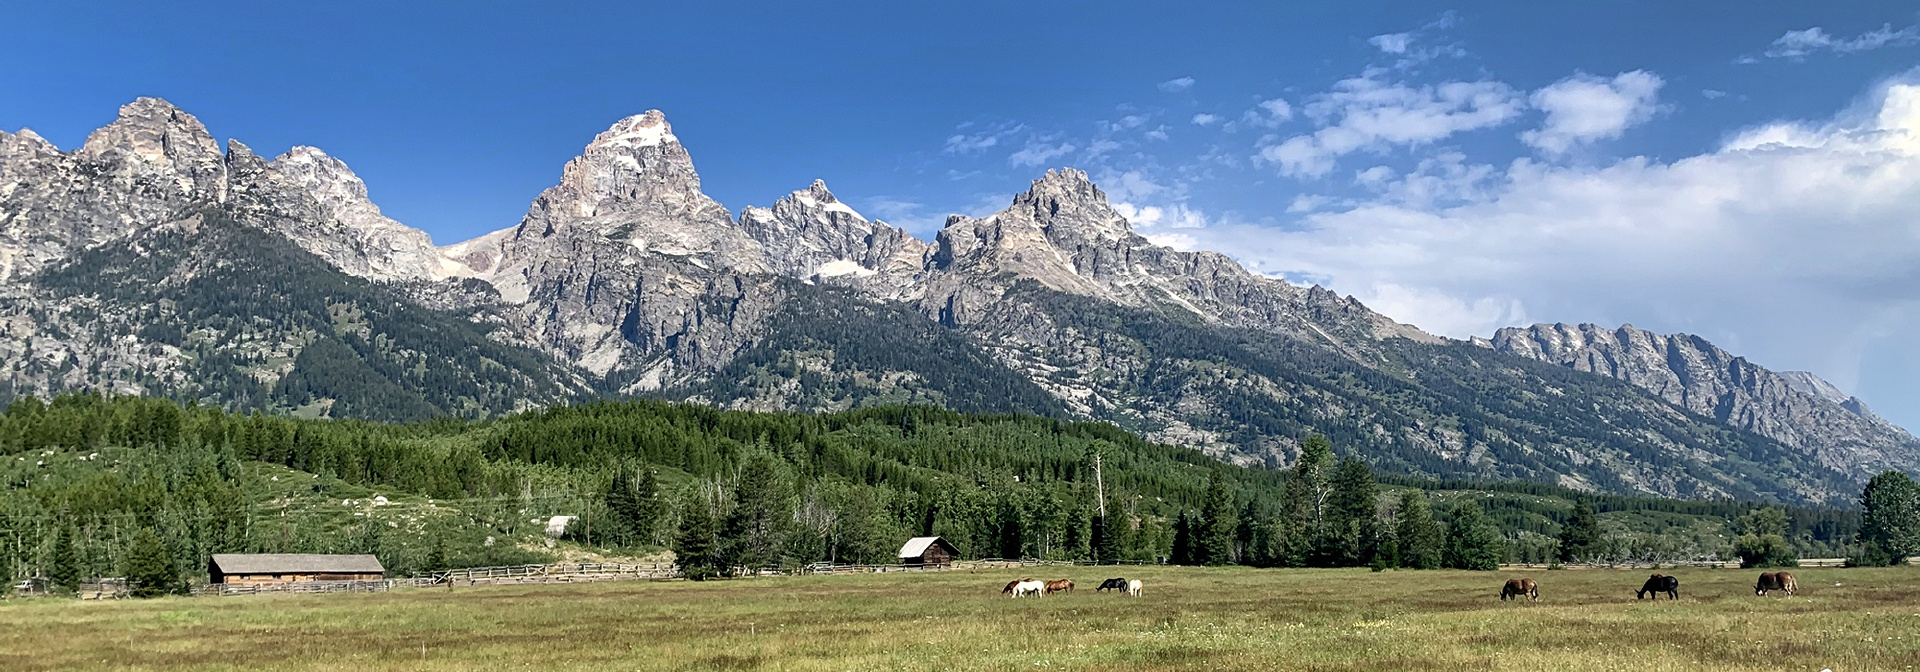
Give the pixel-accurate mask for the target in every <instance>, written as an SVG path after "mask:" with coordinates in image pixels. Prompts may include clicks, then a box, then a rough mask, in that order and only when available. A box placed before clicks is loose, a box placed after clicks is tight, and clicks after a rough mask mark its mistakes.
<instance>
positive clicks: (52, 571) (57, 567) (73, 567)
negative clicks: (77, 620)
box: [47, 523, 80, 593]
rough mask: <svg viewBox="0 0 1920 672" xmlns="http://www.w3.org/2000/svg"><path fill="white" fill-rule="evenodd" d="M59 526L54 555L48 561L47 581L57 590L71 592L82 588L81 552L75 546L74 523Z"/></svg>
mask: <svg viewBox="0 0 1920 672" xmlns="http://www.w3.org/2000/svg"><path fill="white" fill-rule="evenodd" d="M58 527H59V531H58V532H57V533H56V534H55V536H54V538H53V557H51V558H49V559H48V563H47V583H48V584H50V586H49V587H51V588H52V589H53V590H55V591H58V592H62V593H70V592H73V591H75V590H79V588H80V557H79V556H80V553H79V551H78V549H76V548H74V539H73V537H74V529H73V525H72V524H70V523H69V524H64V525H59V526H58Z"/></svg>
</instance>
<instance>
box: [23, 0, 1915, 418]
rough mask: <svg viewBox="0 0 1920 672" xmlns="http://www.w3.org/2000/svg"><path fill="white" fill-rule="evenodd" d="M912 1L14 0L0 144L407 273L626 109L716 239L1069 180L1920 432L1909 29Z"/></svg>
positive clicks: (1693, 6)
mask: <svg viewBox="0 0 1920 672" xmlns="http://www.w3.org/2000/svg"><path fill="white" fill-rule="evenodd" d="M926 4H928V3H810V4H806V5H773V4H767V5H760V4H751V3H722V2H711V3H700V4H698V5H692V4H689V5H688V6H685V7H673V6H657V7H649V6H644V5H629V4H625V3H622V4H618V5H609V6H588V5H586V4H585V3H519V4H494V5H491V6H489V7H487V8H484V9H480V8H474V7H469V6H465V5H455V4H444V5H434V4H426V3H401V2H386V3H370V4H360V3H305V5H309V6H294V5H292V4H290V3H231V4H219V3H197V4H195V5H194V6H193V7H191V8H181V7H169V6H163V5H161V4H159V3H109V2H101V3H35V4H26V3H19V4H18V5H17V6H11V7H8V8H7V10H6V12H5V16H7V17H8V24H9V26H10V30H9V31H8V38H7V39H6V40H0V63H5V64H6V67H4V68H0V91H5V92H6V94H4V95H0V128H4V129H7V130H17V129H18V128H21V127H30V128H32V129H34V130H35V131H37V132H39V133H40V134H42V135H43V136H45V137H47V138H48V139H50V140H52V141H53V142H54V143H55V144H57V145H59V146H61V147H62V148H69V149H70V148H73V147H75V146H77V145H78V144H79V143H80V142H81V141H82V140H83V139H84V138H85V135H86V133H87V132H88V131H90V130H91V129H93V128H95V127H98V126H100V125H102V124H104V123H106V122H107V121H109V120H111V118H112V116H113V113H114V110H115V108H116V107H117V106H119V105H120V104H122V103H125V102H127V101H128V100H131V99H132V98H134V97H136V96H142V95H151V96H160V97H164V98H167V99H169V100H171V101H173V102H174V103H175V104H177V105H180V106H181V107H183V108H185V109H186V110H187V111H189V112H191V113H193V114H195V115H196V116H198V117H200V118H201V120H202V121H204V122H205V123H206V124H207V125H208V126H209V127H210V128H211V129H212V130H213V132H214V133H215V135H216V136H218V137H220V138H222V139H224V138H228V137H231V138H237V139H240V140H243V141H244V142H246V143H248V144H249V145H250V146H252V147H253V148H254V149H255V151H258V152H261V153H267V154H273V153H278V152H281V151H284V150H285V149H287V148H288V147H290V146H292V145H295V144H306V145H313V146H317V147H320V148H323V149H324V150H326V151H327V152H328V153H330V154H333V155H335V156H337V157H340V158H341V159H343V160H345V161H346V162H347V163H348V164H349V165H351V166H352V167H353V168H354V169H355V171H357V172H358V173H359V174H360V175H361V177H363V178H364V179H365V180H366V181H367V183H368V186H369V189H370V191H371V193H372V195H373V198H374V200H375V201H376V202H377V203H379V204H380V205H381V206H382V208H383V209H384V210H385V211H386V213H387V214H388V215H389V216H392V217H394V218H395V219H398V220H400V221H402V222H405V223H408V224H411V225H413V226H417V227H420V228H423V229H425V230H427V231H428V232H430V233H432V234H433V236H434V238H435V240H437V241H439V242H441V243H451V242H456V241H458V240H461V239H464V238H467V237H471V236H473V235H478V234H480V233H484V232H486V231H490V230H493V229H498V228H502V227H505V226H510V225H512V224H514V223H516V222H517V221H518V219H519V217H520V215H521V214H522V213H524V212H525V210H526V207H527V204H528V202H529V201H531V200H532V198H533V197H534V196H535V195H537V194H538V193H539V191H540V190H541V189H543V188H545V187H547V186H549V185H551V184H553V183H554V182H555V181H556V180H557V179H558V176H559V171H560V166H561V165H562V164H563V163H564V162H565V161H566V160H567V159H569V158H571V157H572V156H574V155H575V154H576V153H578V151H579V150H580V148H581V147H582V146H584V145H585V144H586V142H587V141H588V140H590V139H591V138H592V137H593V135H594V134H595V133H596V132H598V131H600V130H602V129H604V128H606V127H607V126H608V125H609V124H611V123H612V122H613V121H615V120H617V119H619V118H620V117H623V116H626V115H629V114H634V113H638V112H640V111H643V110H646V109H649V108H659V109H662V110H664V111H665V112H666V113H667V116H668V119H669V120H670V121H671V122H672V123H673V124H674V131H675V134H676V135H677V136H678V137H679V138H680V139H681V141H682V142H683V143H684V144H685V145H686V146H687V147H688V149H689V150H690V151H691V152H692V153H693V156H694V160H695V162H696V165H697V166H698V168H699V169H700V172H701V175H702V176H703V178H704V180H705V187H706V189H707V191H708V193H709V194H711V195H713V196H714V197H715V198H716V199H718V200H720V202H722V203H724V204H725V205H727V206H728V207H729V208H732V209H734V210H736V211H737V210H738V209H739V208H741V207H743V206H747V205H766V204H768V203H770V202H771V201H773V200H774V199H776V198H778V197H779V196H780V195H782V194H784V193H786V192H788V191H791V190H794V189H798V188H801V187H804V186H805V185H806V184H808V183H809V182H811V181H812V180H813V179H815V178H823V179H825V180H826V181H827V182H828V184H829V185H830V186H831V187H832V188H833V190H834V192H835V193H836V194H838V195H839V196H840V197H841V198H842V200H845V201H847V202H849V203H851V204H852V205H854V206H855V207H856V208H858V209H860V210H861V211H862V212H863V213H866V214H867V215H869V216H873V217H878V218H882V219H887V220H889V221H893V222H895V223H897V224H901V225H903V226H906V227H907V228H908V229H909V230H911V231H913V232H915V233H916V234H918V235H921V236H923V237H930V236H931V235H932V233H933V232H934V231H935V230H936V229H937V227H938V226H939V225H940V223H941V222H942V221H943V220H944V216H945V215H946V214H947V213H949V212H962V213H969V214H982V213H984V212H987V211H991V210H994V209H997V208H998V207H1000V206H1002V205H1004V204H1005V202H1006V201H1007V199H1008V197H1009V195H1010V194H1012V193H1014V192H1017V191H1020V190H1022V189H1024V188H1025V185H1026V183H1027V182H1028V181H1030V180H1031V179H1033V178H1034V177H1036V176H1037V175H1039V174H1040V173H1041V172H1043V171H1044V170H1045V169H1046V168H1048V167H1055V166H1074V167H1079V168H1083V169H1085V170H1087V171H1088V172H1089V173H1091V174H1093V175H1094V177H1095V178H1096V181H1097V182H1099V183H1100V184H1101V185H1102V186H1103V187H1104V188H1105V189H1106V190H1107V191H1108V192H1109V193H1110V195H1112V196H1113V197H1114V200H1116V201H1117V202H1119V203H1121V205H1122V207H1123V210H1124V211H1126V212H1128V213H1130V214H1131V215H1132V216H1133V219H1134V220H1135V222H1136V225H1137V226H1138V227H1139V228H1140V230H1141V231H1142V233H1144V234H1146V235H1148V236H1149V237H1151V238H1153V239H1155V240H1157V241H1161V242H1165V243H1168V244H1173V245H1176V246H1181V247H1187V248H1199V249H1215V250H1221V251H1225V252H1228V253H1230V254H1233V255H1235V256H1236V257H1237V258H1239V259H1241V260H1242V261H1243V262H1245V263H1247V264H1248V265H1249V266H1251V267H1254V268H1256V269H1258V270H1261V271H1263V272H1267V273H1272V274H1275V275H1281V276H1284V277H1288V278H1291V279H1294V280H1297V281H1311V282H1319V283H1322V284H1326V285H1327V286H1329V287H1332V288H1333V289H1335V290H1337V291H1341V292H1344V293H1350V294H1354V295H1356V296H1358V297H1360V298H1361V299H1362V300H1364V301H1367V302H1368V303H1369V305H1372V306H1374V307H1376V308H1378V309H1381V310H1383V311H1385V312H1387V313H1388V314H1390V315H1393V316H1395V317H1397V318H1399V319H1402V320H1405V321H1410V322H1413V323H1415V324H1418V325H1420V326H1422V327H1425V328H1427V329H1429V330H1431V331H1436V332H1439V333H1445V334H1447V335H1451V336H1457V337H1464V336H1468V335H1483V336H1484V335H1487V334H1489V333H1491V331H1492V330H1493V329H1494V328H1497V327H1499V326H1503V325H1512V324H1525V323H1530V322H1535V321H1566V322H1597V323H1601V324H1606V325H1608V326H1613V325H1617V324H1619V323H1622V322H1631V323H1633V324H1635V325H1637V326H1641V327H1644V328H1648V329H1654V330H1657V331H1687V332H1692V333H1697V334H1700V335H1702V336H1705V337H1707V338H1709V339H1711V340H1713V341H1715V342H1716V343H1719V344H1721V345H1723V346H1725V347H1728V348H1729V349H1731V350H1734V351H1735V352H1737V353H1739V354H1744V355H1748V356H1749V357H1751V358H1752V359H1754V360H1755V361H1758V362H1759V363H1761V364H1763V365H1767V366H1770V367H1773V368H1776V369H1808V370H1813V371H1815V372H1817V373H1820V374H1821V375H1823V376H1825V377H1827V378H1829V379H1830V380H1833V381H1834V382H1836V383H1838V384H1840V385H1841V386H1842V387H1843V388H1845V389H1847V390H1848V391H1850V392H1855V393H1858V394H1860V395H1861V396H1862V397H1863V398H1865V399H1866V400H1867V401H1868V403H1869V404H1871V405H1872V406H1874V407H1875V408H1876V409H1877V410H1880V411H1881V412H1882V413H1883V414H1885V415H1887V416H1889V417H1891V418H1893V419H1895V420H1896V421H1899V422H1902V423H1903V424H1906V425H1908V426H1920V384H1916V383H1914V382H1913V381H1914V380H1915V379H1916V376H1920V345H1915V344H1913V343H1914V342H1915V340H1916V339H1912V338H1910V337H1908V336H1907V335H1908V334H1911V333H1913V331H1914V330H1915V328H1920V304H1916V299H1920V291H1916V284H1915V280H1916V272H1920V215H1916V214H1913V213H1920V141H1917V140H1915V138H1920V102H1914V101H1920V87H1914V86H1910V85H1911V84H1916V83H1920V74H1916V72H1915V70H1914V68H1915V67H1916V66H1920V13H1916V7H1915V6H1913V5H1912V4H1911V3H1893V2H1877V3H1876V2H1854V3H1844V2H1843V3H1784V2H1782V3H1766V2H1761V3H1752V2H1737V3H1736V2H1716V3H1704V2H1701V3H1671V2H1647V3H1604V4H1603V3H1550V4H1548V5H1540V6H1527V7H1523V6H1517V5H1514V4H1513V3H1493V2H1486V3H1447V4H1418V3H1405V2H1385V3H1343V4H1341V5H1340V6H1337V7H1336V6H1331V5H1333V4H1335V3H1284V4H1283V3H1258V4H1259V5H1263V6H1242V4H1241V3H1233V4H1221V5H1207V4H1199V3H1188V4H1183V5H1178V6H1175V5H1170V4H1162V3H1154V4H1144V3H1074V4H1065V3H950V4H948V5H945V6H940V7H924V6H914V5H926ZM1245 4H1246V5H1254V4H1256V3H1245ZM1576 4H1577V5H1579V6H1572V5H1576ZM1264 5H1271V6H1264ZM1293 5H1300V6H1293ZM1321 5H1328V6H1321ZM1676 5H1677V6H1676ZM1910 108H1911V109H1910Z"/></svg>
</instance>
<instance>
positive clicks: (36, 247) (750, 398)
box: [0, 98, 1920, 503]
mask: <svg viewBox="0 0 1920 672" xmlns="http://www.w3.org/2000/svg"><path fill="white" fill-rule="evenodd" d="M0 365H4V367H5V370H6V375H7V378H6V385H5V387H4V389H0V395H5V396H7V397H9V398H16V397H20V396H24V395H36V396H41V397H46V396H50V395H54V394H58V393H59V392H62V391H67V390H83V389H97V390H103V391H108V392H111V393H115V394H149V395H157V396H167V397H172V398H177V399H181V400H192V401H195V402H198V403H209V404H218V405H222V406H226V407H229V408H235V409H260V410H263V411H267V412H275V413H293V414H303V415H325V416H335V417H358V418H365V419H373V420H410V419H420V418H427V417H435V416H440V415H454V416H463V417H487V416H495V415H500V414H504V413H511V412H514V411H519V410H525V409H529V408H537V407H542V406H547V405H552V404H557V403H565V402H569V401H578V400H583V399H589V398H595V397H603V396H650V397H660V398H667V399H674V400H684V401H691V402H697V403H704V404H711V405H717V406H722V407H728V408H743V409H759V410H785V411H805V412H817V411H831V410H839V409H845V408H850V407H858V406H866V405H874V404H887V403H924V404H934V405H941V406H946V407H949V408H953V409H956V410H963V411H985V412H1024V413H1037V414H1042V415H1052V416H1059V417H1069V418H1076V419H1098V420H1104V421H1108V422H1112V423H1114V424H1116V425H1119V426H1120V427H1123V428H1125V429H1127V430H1129V431H1132V432H1135V433H1137V434H1139V435H1141V436H1143V437H1146V438H1148V439H1151V440H1154V441H1159V442H1164V443H1170V444H1177V445H1185V446H1191V447H1194V448H1197V449H1200V450H1202V451H1204V452H1206V453H1208V454H1210V455H1213V456H1215V457H1217V458H1220V459H1225V460H1230V461H1234V462H1238V463H1243V464H1269V465H1276V466H1277V465H1281V464H1285V463H1287V462H1289V461H1290V460H1291V459H1292V457H1293V456H1294V454H1295V451H1296V446H1297V441H1298V439H1300V438H1302V437H1304V436H1306V435H1307V434H1309V433H1321V434H1325V435H1327V436H1329V437H1330V438H1332V439H1334V441H1335V443H1336V444H1337V445H1338V446H1340V450H1341V451H1343V452H1345V453H1348V454H1352V455H1356V456H1360V457H1362V458H1364V459H1366V460H1367V461H1369V462H1370V463H1372V464H1373V465H1374V466H1375V467H1376V468H1380V469H1384V470H1389V471H1400V472H1407V473H1417V474H1425V475H1431V476H1441V477H1463V478H1518V479H1528V480H1535V481H1542V482H1551V483H1557V484H1560V485H1564V486H1568V487H1573V488H1580V489H1585V490H1592V491H1613V492H1630V493H1631V492H1639V493H1651V494H1658V495H1664V496H1678V497H1693V498H1740V499H1754V500H1769V501H1785V502H1796V503H1806V502H1811V503H1832V502H1842V501H1845V500H1847V499H1848V498H1849V497H1850V495H1851V493H1852V492H1854V491H1856V490H1857V485H1858V484H1859V483H1860V482H1863V481H1864V479H1865V478H1866V477H1867V476H1869V475H1871V473H1873V472H1874V471H1876V470H1878V469H1882V468H1899V469H1906V470H1909V471H1913V470H1915V469H1916V468H1920V441H1916V440H1915V439H1914V437H1912V436H1911V435H1909V434H1908V433H1907V432H1906V431H1905V430H1902V429H1901V428H1899V427H1897V426H1895V425H1893V424H1891V423H1888V422H1886V421H1885V420H1882V419H1880V418H1878V417H1877V416H1875V415H1873V414H1872V412H1871V411H1869V410H1867V409H1866V407H1865V406H1864V405H1863V404H1861V403H1860V402H1859V401H1858V400H1857V399H1852V398H1849V397H1846V396H1845V395H1844V394H1841V393H1839V391H1838V390H1837V389H1834V388H1833V387H1832V386H1831V385H1829V384H1827V383H1825V381H1821V380H1820V379H1819V378H1817V377H1815V376H1812V375H1811V374H1806V373H1804V372H1783V373H1776V372H1772V371H1768V370H1766V369H1764V368H1761V367H1759V366H1757V365H1754V364H1752V363H1750V362H1747V361H1746V360H1744V359H1741V358H1739V357H1735V356H1733V355H1731V354H1728V353H1726V352H1724V351H1722V350H1720V349H1718V348H1716V347H1713V346H1712V344H1710V343H1708V342H1706V341H1705V340H1703V339H1699V338H1697V337H1692V336H1686V335H1677V336H1667V335H1659V334H1651V333H1648V332H1644V331H1640V330H1637V329H1634V328H1632V327H1630V326H1629V327H1622V328H1620V329H1618V330H1606V329H1601V328H1598V327H1593V326H1591V325H1582V326H1578V327H1571V326H1567V325H1535V326H1533V327H1530V328H1525V329H1507V330H1502V331H1501V332H1499V333H1498V334H1496V335H1495V336H1494V338H1492V339H1490V340H1486V339H1475V340H1472V341H1456V340H1451V339H1445V338H1440V337H1437V336H1433V335H1431V334H1428V333H1425V332H1423V331H1421V330H1419V329H1418V328H1416V327H1413V326H1410V325H1405V324H1400V323H1397V322H1395V321H1393V320H1391V319H1389V318H1387V317H1386V316H1383V315H1381V314H1379V313H1376V312H1374V311H1372V310H1370V309H1369V308H1367V307H1366V306H1365V305H1362V304H1361V303H1360V302H1359V301H1356V300H1354V299H1353V298H1351V297H1344V296H1340V295H1337V294H1335V293H1333V292H1331V291H1328V290H1326V289H1323V288H1320V287H1302V286H1298V285H1294V284H1291V283H1289V282H1286V281H1284V280H1280V279H1276V278H1269V277H1265V276H1262V275H1259V274H1255V273H1252V272H1249V271H1247V270H1246V269H1245V268H1243V267H1242V266H1240V265H1239V264H1238V263H1236V262H1235V261H1234V260H1232V259H1231V258H1229V257H1227V256H1225V255H1222V254H1218V253H1214V252H1193V251H1182V250H1176V249H1172V248H1169V247H1164V246H1159V245H1155V244H1152V243H1151V242H1149V241H1147V240H1146V239H1145V238H1143V237H1141V236H1140V235H1139V234H1137V233H1136V232H1135V231H1134V230H1133V228H1132V227H1131V226H1130V225H1129V223H1128V222H1127V220H1126V219H1125V218H1124V217H1122V216H1121V215H1120V214H1119V213H1118V212H1116V211H1115V209H1114V208H1113V207H1112V206H1111V205H1110V204H1109V203H1108V201H1107V198H1106V196H1105V194H1104V193H1102V192H1101V191H1100V189H1099V188H1098V187H1097V186H1095V185H1094V184H1093V183H1092V182H1091V181H1090V180H1089V178H1088V176H1087V175H1086V174H1085V173H1083V172H1080V171H1078V170H1073V169H1058V170H1051V171H1048V172H1047V173H1045V174H1044V175H1042V176H1040V177H1039V178H1038V179H1036V180H1035V181H1034V182H1033V184H1032V187H1031V188H1030V189H1029V190H1028V191H1026V192H1025V193H1022V194H1019V195H1016V196H1014V197H1013V198H1012V199H1011V202H1010V203H1009V204H1008V206H1007V207H1006V208H1005V209H1004V210H1001V211H1000V212H998V213H996V214H993V215H991V216H987V217H981V218H972V217H963V216H958V215H956V216H952V217H950V218H949V219H948V220H947V223H946V226H945V227H944V228H943V229H942V230H941V231H940V232H939V234H938V235H937V236H936V237H935V239H934V240H932V241H923V240H920V239H917V238H915V237H913V236H911V235H909V234H908V233H906V232H905V231H903V230H901V229H899V228H896V227H893V226H890V225H888V224H886V223H885V222H881V221H876V220H870V219H867V218H866V217H863V216H861V215H860V213H858V212H857V211H855V210H854V209H853V208H851V207H849V206H847V205H846V204H845V203H842V202H841V201H840V200H839V199H838V198H836V197H835V195H834V194H833V193H832V192H831V191H829V190H828V189H827V186H826V184H825V183H824V182H820V181H815V182H814V183H813V184H811V185H808V186H807V187H805V188H803V189H799V190H796V191H794V192H792V193H790V194H787V195H786V196H784V197H781V198H779V199H778V200H776V201H774V202H773V203H772V205H771V206H768V207H746V208H743V209H741V210H740V211H739V212H738V213H734V212H732V211H730V210H728V209H727V208H726V207H724V206H722V205H721V204H719V203H718V202H716V201H714V200H713V199H712V198H709V197H708V196H706V195H705V194H704V193H703V192H702V191H701V185H700V177H699V175H698V174H697V173H696V172H695V170H694V166H693V162H692V158H691V156H690V155H689V154H688V152H687V149H686V148H685V146H684V145H682V144H681V142H680V139H679V138H678V137H676V136H675V135H674V134H673V131H672V128H671V126H670V125H669V124H668V123H667V121H666V119H665V117H664V116H663V115H662V114H661V113H660V112H658V111H649V112H646V113H644V114H640V115H635V116H632V117H628V118H626V119H622V120H620V121H618V122H617V123H615V124H613V125H612V126H611V127H610V128H608V129H607V130H606V131H604V132H602V133H600V134H598V135H597V136H595V137H594V138H593V140H592V141H591V142H590V143H588V144H587V145H586V147H585V149H584V150H583V151H582V152H581V154H580V155H579V156H578V157H576V158H574V159H573V160H571V161H569V162H568V163H567V164H566V166H565V167H564V168H563V169H562V170H561V174H560V177H559V180H558V183H557V184H555V186H553V187H551V188H549V189H547V190H545V191H544V192H542V193H541V194H540V195H539V196H538V197H537V198H535V199H534V201H533V203H532V204H531V206H530V207H529V208H528V211H527V213H526V214H525V216H524V217H522V218H521V220H520V222H519V223H518V224H517V225H515V226H512V227H508V228H505V229H501V230H499V231H495V232H493V233H489V234H486V235H484V236H480V237H478V238H475V239H473V240H469V241H465V242H460V243H456V244H453V245H446V246H436V245H434V244H433V241H432V240H431V238H430V237H429V236H428V235H427V234H426V233H424V232H422V231H419V230H417V229H413V228H411V227H408V226H406V225H404V224H401V223H398V222H395V221H393V220H392V219H390V218H387V217H386V216H384V215H382V214H381V212H380V209H379V208H378V207H377V206H375V205H374V204H373V203H372V202H371V201H370V200H369V199H368V197H367V190H366V185H365V184H364V183H363V182H361V180H360V179H359V178H358V177H357V176H355V175H354V173H353V172H352V170H350V169H349V168H348V167H347V166H346V164H344V163H343V162H341V161H339V160H338V159H335V158H333V157H331V156H328V155H327V154H326V153H325V152H323V151H321V150H319V149H315V148H311V147H295V148H293V149H291V150H289V151H287V152H286V153H284V154H281V155H279V156H277V157H274V158H272V159H267V158H265V157H262V156H260V155H256V154H254V153H253V152H252V151H251V150H250V149H249V148H248V147H247V146H246V145H244V144H242V143H240V142H239V141H234V140H229V141H228V142H227V143H226V146H225V149H224V150H222V148H221V146H220V144H219V143H218V142H217V141H216V140H215V139H214V137H213V136H212V135H211V134H210V133H209V132H208V131H207V129H206V128H205V127H204V126H203V125H202V124H201V123H200V122H199V121H198V120H197V119H195V118H194V117H193V116H191V115H189V114H187V113H185V112H183V111H181V110H179V109H178V108H175V107H174V106H172V105H170V104H168V103H167V102H165V101H162V100H159V99H154V98H142V99H139V100H136V101H134V102H132V103H130V104H128V105H126V106H124V107H122V108H121V110H120V114H119V116H118V118H117V119H116V120H114V121H113V122H112V123H110V124H108V125H106V126H105V127H102V128H100V129H99V130H97V131H95V132H94V133H92V134H91V135H89V136H88V138H87V140H86V142H85V143H84V144H83V145H82V146H81V147H79V148H77V149H74V150H72V151H63V150H60V149H58V148H56V147H55V146H53V145H52V144H51V143H49V142H47V141H46V140H44V139H42V138H40V137H39V136H37V135H35V134H34V133H32V132H31V131H28V130H22V131H20V132H18V133H5V132H0Z"/></svg>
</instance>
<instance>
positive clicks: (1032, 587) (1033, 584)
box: [1013, 581, 1047, 597]
mask: <svg viewBox="0 0 1920 672" xmlns="http://www.w3.org/2000/svg"><path fill="white" fill-rule="evenodd" d="M1028 595H1032V596H1034V597H1046V596H1047V582H1045V581H1021V582H1019V583H1016V584H1013V596H1014V597H1026V596H1028Z"/></svg>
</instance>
